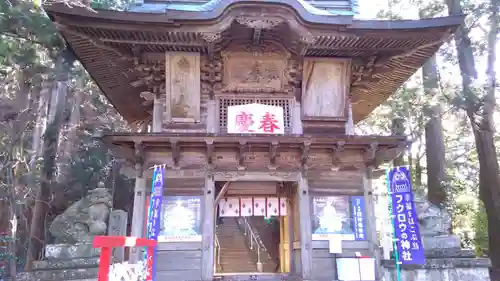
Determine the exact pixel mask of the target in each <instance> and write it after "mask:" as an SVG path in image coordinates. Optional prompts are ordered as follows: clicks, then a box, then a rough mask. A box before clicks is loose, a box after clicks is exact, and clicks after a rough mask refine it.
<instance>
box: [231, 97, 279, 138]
mask: <svg viewBox="0 0 500 281" xmlns="http://www.w3.org/2000/svg"><path fill="white" fill-rule="evenodd" d="M227 132H228V133H229V134H278V135H279V134H281V135H283V134H285V121H284V118H283V108H282V107H280V106H271V105H265V104H258V103H252V104H244V105H235V106H229V107H228V108H227Z"/></svg>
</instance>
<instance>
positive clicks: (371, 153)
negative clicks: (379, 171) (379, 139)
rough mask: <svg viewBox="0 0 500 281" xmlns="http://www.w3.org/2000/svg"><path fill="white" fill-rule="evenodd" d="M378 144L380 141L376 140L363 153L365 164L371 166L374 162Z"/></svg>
mask: <svg viewBox="0 0 500 281" xmlns="http://www.w3.org/2000/svg"><path fill="white" fill-rule="evenodd" d="M378 146H379V145H378V143H376V142H374V143H371V144H370V147H369V148H367V149H365V153H364V155H363V158H364V159H363V160H364V162H365V165H368V166H371V165H373V164H374V162H375V156H376V154H377V150H378Z"/></svg>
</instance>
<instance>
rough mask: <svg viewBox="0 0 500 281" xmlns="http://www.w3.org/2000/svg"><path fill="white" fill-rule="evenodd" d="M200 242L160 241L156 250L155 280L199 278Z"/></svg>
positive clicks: (190, 279)
mask: <svg viewBox="0 0 500 281" xmlns="http://www.w3.org/2000/svg"><path fill="white" fill-rule="evenodd" d="M201 249H202V248H201V242H184V243H160V244H159V248H158V252H157V263H156V278H157V280H175V281H195V280H201V265H202V259H201V252H202V250H201Z"/></svg>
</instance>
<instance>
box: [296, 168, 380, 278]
mask: <svg viewBox="0 0 500 281" xmlns="http://www.w3.org/2000/svg"><path fill="white" fill-rule="evenodd" d="M308 183H309V192H310V196H311V210H312V199H313V197H314V196H336V195H349V196H350V195H362V194H363V193H362V192H363V191H362V190H363V187H362V174H361V173H359V172H343V173H338V176H337V177H335V178H332V179H328V180H325V179H323V180H318V179H309V180H308ZM292 210H293V213H292V214H293V215H292V219H293V240H294V243H293V256H292V261H293V267H292V268H294V272H296V273H300V272H301V271H302V269H301V255H300V251H301V244H300V224H299V214H298V196H297V193H296V192H295V193H294V194H293V195H292ZM356 252H359V253H360V254H361V255H367V256H373V255H372V254H370V251H369V245H368V242H367V241H342V254H336V255H334V254H330V253H329V241H313V242H312V266H313V267H312V278H313V279H314V280H317V281H321V280H325V281H326V280H328V281H330V280H332V279H333V276H336V272H335V271H336V258H342V257H354V256H355V255H356Z"/></svg>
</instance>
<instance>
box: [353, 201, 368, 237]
mask: <svg viewBox="0 0 500 281" xmlns="http://www.w3.org/2000/svg"><path fill="white" fill-rule="evenodd" d="M351 208H352V221H353V230H354V238H355V239H356V240H365V239H366V227H365V198H364V197H363V196H352V197H351Z"/></svg>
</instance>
